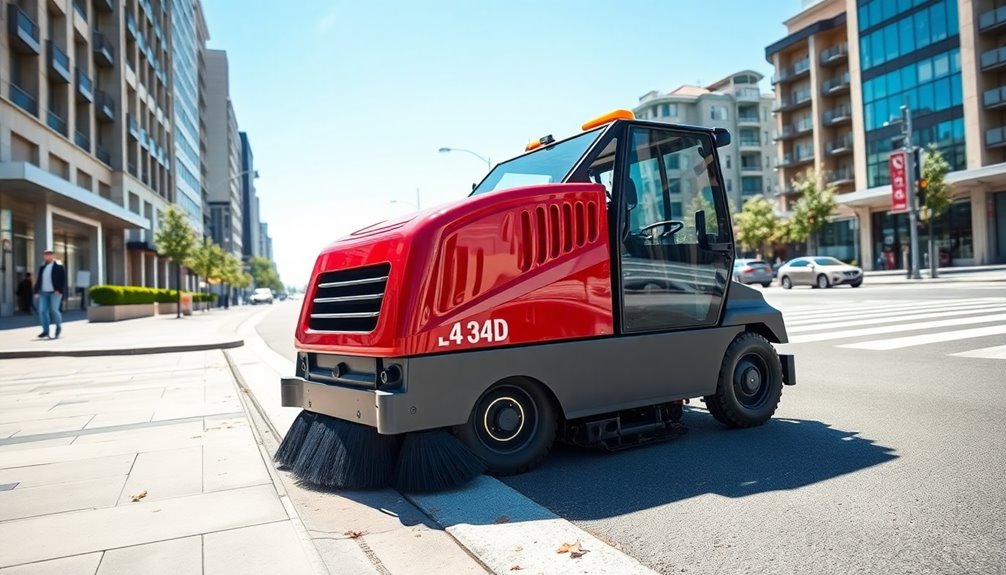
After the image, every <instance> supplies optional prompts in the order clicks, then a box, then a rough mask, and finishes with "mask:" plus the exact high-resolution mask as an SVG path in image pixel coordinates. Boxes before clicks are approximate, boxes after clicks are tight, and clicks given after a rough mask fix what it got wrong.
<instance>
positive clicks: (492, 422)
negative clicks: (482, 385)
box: [483, 397, 524, 442]
mask: <svg viewBox="0 0 1006 575" xmlns="http://www.w3.org/2000/svg"><path fill="white" fill-rule="evenodd" d="M483 425H484V426H485V430H486V433H488V434H489V436H490V437H492V438H493V439H495V440H496V441H500V442H506V441H510V440H512V439H513V438H515V437H517V436H518V435H519V434H520V432H521V429H523V427H524V408H523V407H521V405H520V403H519V402H517V401H516V400H515V399H513V398H512V397H498V398H496V399H494V400H493V402H492V403H490V404H489V406H488V407H487V408H486V411H485V419H484V421H483Z"/></svg>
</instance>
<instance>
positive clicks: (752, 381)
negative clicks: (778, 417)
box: [741, 367, 761, 394]
mask: <svg viewBox="0 0 1006 575" xmlns="http://www.w3.org/2000/svg"><path fill="white" fill-rule="evenodd" d="M741 387H743V388H744V391H745V392H747V393H748V394H753V393H755V392H757V391H758V388H759V387H761V373H759V372H758V370H757V369H756V368H755V367H749V368H748V369H746V370H744V375H743V379H742V381H741Z"/></svg>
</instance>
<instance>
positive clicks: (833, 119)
mask: <svg viewBox="0 0 1006 575" xmlns="http://www.w3.org/2000/svg"><path fill="white" fill-rule="evenodd" d="M821 121H822V122H823V123H824V125H825V126H835V125H837V124H841V123H843V122H849V121H852V106H850V105H849V104H843V105H841V106H838V107H836V108H831V109H830V110H825V111H824V113H823V114H821Z"/></svg>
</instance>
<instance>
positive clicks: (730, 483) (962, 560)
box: [259, 283, 1006, 574]
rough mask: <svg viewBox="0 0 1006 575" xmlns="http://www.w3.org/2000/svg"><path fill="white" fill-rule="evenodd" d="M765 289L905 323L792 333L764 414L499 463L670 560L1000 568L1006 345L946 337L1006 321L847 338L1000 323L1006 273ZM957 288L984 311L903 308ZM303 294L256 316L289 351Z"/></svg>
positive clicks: (838, 311) (808, 310)
mask: <svg viewBox="0 0 1006 575" xmlns="http://www.w3.org/2000/svg"><path fill="white" fill-rule="evenodd" d="M759 289H760V288H759ZM764 293H765V294H766V297H767V298H768V299H769V301H770V302H771V303H773V305H777V306H778V307H779V308H780V309H782V310H783V311H784V312H788V313H789V314H790V316H787V323H788V324H789V323H790V322H792V323H794V324H797V325H800V326H801V327H799V328H794V329H795V330H796V331H797V333H799V334H800V335H805V334H806V333H808V330H809V333H812V334H821V333H827V332H830V331H833V330H824V332H822V331H820V330H814V328H813V325H812V323H813V321H814V320H815V319H816V317H815V315H816V314H818V313H819V314H820V316H821V317H822V318H823V319H822V320H821V321H824V318H826V319H827V321H828V322H829V323H831V322H837V323H841V322H845V321H847V322H849V323H850V325H851V326H853V327H851V328H850V329H852V330H868V329H872V328H874V327H875V325H883V326H888V328H890V329H896V330H899V331H897V332H895V333H889V334H885V335H871V336H860V337H854V336H847V337H844V338H842V339H832V340H825V341H817V342H811V343H799V344H789V345H786V346H782V349H785V350H787V351H790V352H793V353H795V354H796V356H797V373H798V384H797V385H796V386H795V387H787V388H785V390H784V392H783V399H782V403H781V405H780V407H779V411H778V412H777V414H776V415H777V416H776V418H775V419H774V420H772V421H771V422H770V423H768V424H766V425H765V426H763V427H760V428H756V429H749V430H729V429H726V428H723V427H721V426H720V425H719V424H717V423H716V422H715V421H713V419H712V418H711V417H710V416H709V415H708V414H707V413H706V412H705V411H704V409H702V407H701V406H702V404H701V403H697V404H693V405H692V407H691V408H689V410H688V413H687V414H686V416H685V422H686V423H687V424H688V426H689V428H690V433H689V434H687V435H685V436H684V437H681V438H679V439H675V440H673V441H671V442H668V443H664V444H658V445H651V446H647V447H643V448H638V449H634V450H629V451H625V452H621V453H617V454H606V453H598V452H594V451H589V450H583V449H574V448H569V447H563V446H559V447H557V448H556V449H555V450H554V451H553V453H552V454H551V455H550V456H549V457H548V458H547V459H546V461H545V462H544V464H543V465H542V466H541V467H540V468H538V469H536V470H534V471H532V472H529V473H526V474H524V475H520V476H516V477H510V478H506V480H505V481H506V482H507V483H508V484H509V485H511V486H512V487H514V488H515V489H517V490H519V491H521V492H522V493H524V494H525V495H527V496H528V497H530V498H532V499H534V500H535V501H537V502H538V503H540V504H542V505H544V506H545V507H547V508H549V509H551V510H552V511H554V512H555V513H557V514H558V515H560V516H562V517H565V518H567V519H569V520H570V521H573V522H574V523H576V524H578V525H579V526H581V527H583V528H584V529H586V530H587V531H589V532H591V533H593V534H595V535H596V536H598V537H600V538H602V539H604V540H606V541H608V542H609V543H611V544H612V545H615V546H617V547H619V548H621V549H622V550H623V551H625V552H626V553H629V554H630V555H632V556H634V557H637V558H638V559H639V560H641V561H642V562H643V563H645V564H646V565H648V566H650V567H652V568H654V569H655V570H657V571H660V572H663V573H982V574H987V573H1006V519H1004V518H1006V491H1004V490H1003V488H1002V486H1001V485H1002V477H1003V476H1004V475H1006V421H1004V418H1003V413H1004V412H1006V358H1004V359H992V358H981V357H963V356H955V355H951V354H955V353H960V352H968V351H969V350H985V349H987V348H992V347H995V346H1004V345H1006V335H1003V334H994V333H993V334H991V335H986V336H981V337H971V338H966V339H957V340H956V341H945V342H940V343H931V344H926V345H911V346H909V347H902V348H898V349H890V350H886V351H885V350H882V349H856V348H848V347H840V345H845V344H849V343H853V344H856V343H859V342H863V341H867V342H873V341H877V340H883V341H885V342H886V341H890V340H891V339H892V338H903V337H906V336H909V337H911V336H917V335H925V334H939V333H943V332H947V331H952V330H965V329H972V328H973V327H980V326H985V327H988V326H991V327H993V330H992V331H995V329H996V328H995V326H1001V325H1004V324H1006V321H999V322H993V323H989V322H987V321H986V322H985V323H978V322H979V321H982V318H983V317H987V316H990V314H995V313H1000V314H1002V313H1004V311H998V312H996V310H995V309H993V307H992V306H994V305H996V303H997V302H999V300H996V299H994V298H1000V299H1001V300H1006V285H1004V284H1001V283H1000V284H992V283H974V284H970V283H966V284H930V285H916V286H910V287H898V286H870V285H869V284H867V285H864V286H863V287H862V288H859V289H855V290H854V289H851V288H834V289H829V290H813V289H809V288H797V289H794V290H791V291H783V290H781V289H779V288H777V287H773V288H769V289H767V290H764ZM982 298H993V299H989V300H987V301H981V300H982ZM952 305H954V306H958V308H960V309H963V311H962V312H961V314H959V315H954V317H953V318H951V319H958V320H959V319H960V318H962V317H964V318H967V317H971V318H974V319H975V322H976V323H975V324H974V326H972V325H960V324H958V325H954V326H953V327H940V326H934V327H929V328H920V329H914V328H913V324H915V323H919V322H924V321H926V320H922V319H917V320H909V319H908V318H907V317H906V319H905V320H904V321H901V320H900V319H899V316H898V314H901V315H902V316H911V317H918V316H920V315H926V314H930V313H944V314H945V315H946V314H948V313H952V312H946V311H945V310H951V309H954V308H952V307H951V306H952ZM1003 306H1004V307H1003V308H1000V309H1006V301H1003ZM299 307H300V302H289V301H288V302H283V303H279V304H277V309H276V310H275V311H274V312H273V313H271V314H269V317H268V318H267V319H266V320H265V321H264V322H262V324H260V326H259V332H260V334H261V335H262V336H263V337H264V338H265V339H266V341H267V342H268V343H269V345H270V346H271V347H273V349H275V350H276V351H278V352H279V353H281V354H283V355H285V356H287V357H292V355H293V353H294V352H293V347H292V329H293V325H294V322H295V320H296V314H297V312H298V311H299ZM860 309H862V310H863V311H857V310H860ZM891 310H895V311H891ZM811 314H815V315H811ZM945 315H944V316H937V317H945ZM791 317H793V318H796V319H793V320H791V319H790V318H791ZM874 318H880V319H874ZM808 319H809V320H810V322H811V325H810V327H809V328H808V327H807V325H808ZM936 321H942V320H936ZM874 322H875V323H874ZM899 326H900V327H899ZM801 330H802V331H801ZM836 330H845V328H841V327H839V328H836ZM792 335H796V334H794V333H791V336H792ZM980 353H982V352H979V354H980Z"/></svg>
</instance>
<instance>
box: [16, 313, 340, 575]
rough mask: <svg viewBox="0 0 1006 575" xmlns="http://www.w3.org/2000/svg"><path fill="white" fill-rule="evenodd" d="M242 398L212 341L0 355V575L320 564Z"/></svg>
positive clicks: (274, 569)
mask: <svg viewBox="0 0 1006 575" xmlns="http://www.w3.org/2000/svg"><path fill="white" fill-rule="evenodd" d="M153 321H158V322H161V321H167V320H153ZM186 323H189V322H186ZM193 323H194V322H193ZM246 402H247V400H246V398H245V394H244V393H243V392H242V391H241V390H240V389H239V388H238V386H237V385H236V384H235V382H234V379H233V376H232V373H231V371H230V368H229V367H228V364H227V362H226V360H225V358H224V356H223V352H221V351H205V352H191V353H174V354H158V355H144V356H132V357H117V358H114V359H113V360H111V361H110V360H109V359H108V358H102V357H93V358H80V359H73V360H59V359H55V358H38V359H20V360H7V361H3V362H0V542H2V543H0V574H2V575H13V574H18V573H20V574H28V573H32V574H46V573H52V574H60V575H72V574H77V573H80V574H88V575H94V574H95V573H97V574H99V575H111V574H120V573H123V574H124V573H130V574H132V573H143V574H148V575H157V574H161V573H164V574H172V575H186V574H190V573H191V574H202V573H206V574H215V573H219V574H224V573H290V574H311V573H326V572H327V571H326V569H325V567H324V566H323V564H322V562H321V560H320V556H319V555H318V554H317V551H316V550H315V548H314V547H313V546H312V545H311V544H310V542H309V540H308V539H306V538H305V537H303V536H302V532H303V526H302V525H301V523H300V520H299V518H298V516H297V515H296V513H295V512H294V511H293V510H292V509H291V507H290V505H289V503H288V501H287V500H286V497H285V494H283V492H282V490H281V489H280V488H278V487H277V482H276V481H274V478H275V476H274V472H273V470H272V466H271V463H270V462H269V461H268V455H267V454H266V453H265V451H264V449H263V448H262V445H261V437H260V436H259V434H258V432H257V429H256V428H255V426H254V425H252V424H251V422H250V419H249V411H248V410H247V407H246V405H245V404H246Z"/></svg>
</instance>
